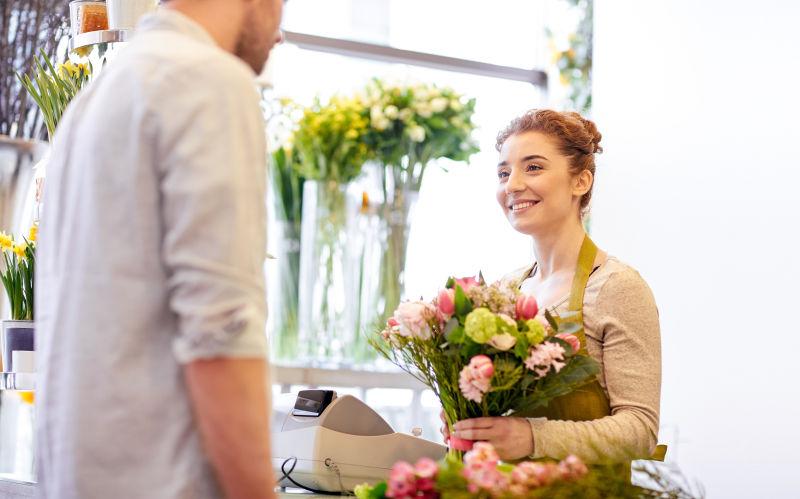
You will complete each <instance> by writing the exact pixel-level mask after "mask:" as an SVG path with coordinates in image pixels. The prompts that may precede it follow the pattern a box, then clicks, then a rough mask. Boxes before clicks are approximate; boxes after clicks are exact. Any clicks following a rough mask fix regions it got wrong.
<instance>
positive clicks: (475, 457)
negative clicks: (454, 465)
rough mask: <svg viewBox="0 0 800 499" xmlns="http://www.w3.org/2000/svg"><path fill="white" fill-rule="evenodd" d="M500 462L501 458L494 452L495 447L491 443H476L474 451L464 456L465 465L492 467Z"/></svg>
mask: <svg viewBox="0 0 800 499" xmlns="http://www.w3.org/2000/svg"><path fill="white" fill-rule="evenodd" d="M498 462H500V456H498V455H497V451H496V450H494V446H493V445H492V444H490V443H489V442H476V443H475V445H474V446H473V447H472V450H471V451H469V452H467V453H466V454H464V464H465V465H466V466H473V465H477V464H491V465H492V466H494V465H496V464H497V463H498Z"/></svg>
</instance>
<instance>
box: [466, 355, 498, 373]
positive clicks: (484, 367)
mask: <svg viewBox="0 0 800 499" xmlns="http://www.w3.org/2000/svg"><path fill="white" fill-rule="evenodd" d="M469 367H470V368H472V371H473V372H474V373H475V374H477V375H478V376H479V377H481V378H491V377H492V374H494V364H492V359H490V358H489V357H487V356H486V355H476V356H474V357H472V359H470V361H469Z"/></svg>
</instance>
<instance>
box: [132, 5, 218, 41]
mask: <svg viewBox="0 0 800 499" xmlns="http://www.w3.org/2000/svg"><path fill="white" fill-rule="evenodd" d="M158 30H166V31H175V32H178V33H182V34H184V35H186V36H188V37H190V38H193V39H194V40H197V41H198V42H201V43H205V44H208V45H214V46H217V42H216V41H215V40H214V39H213V38H212V37H211V35H210V34H209V33H208V31H206V30H205V28H203V27H202V26H200V24H198V23H197V22H195V21H194V20H192V19H191V18H190V17H188V16H185V15H184V14H181V13H180V12H178V11H177V10H175V9H170V8H165V7H161V8H159V9H158V10H157V11H156V12H154V13H152V14H147V15H146V16H143V17H142V19H141V20H140V21H139V24H138V25H137V26H136V32H137V33H145V32H148V31H158Z"/></svg>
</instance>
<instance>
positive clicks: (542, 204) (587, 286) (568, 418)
mask: <svg viewBox="0 0 800 499" xmlns="http://www.w3.org/2000/svg"><path fill="white" fill-rule="evenodd" d="M600 139H601V135H600V133H599V132H598V131H597V127H596V126H595V124H594V123H593V122H591V121H589V120H587V119H585V118H583V117H582V116H580V115H579V114H577V113H560V112H556V111H551V110H532V111H529V112H527V113H525V114H524V115H523V116H521V117H519V118H517V119H515V120H513V121H512V122H511V123H510V124H509V125H508V127H506V128H505V129H504V130H503V131H502V132H501V133H500V134H499V135H498V138H497V150H498V151H499V153H500V154H499V156H500V157H499V162H498V167H497V176H498V186H497V200H498V202H499V204H500V207H501V209H502V210H503V213H504V214H505V215H506V217H507V219H508V221H509V222H510V223H511V225H512V227H514V229H516V230H517V231H518V232H521V233H523V234H526V235H528V236H530V237H531V239H532V242H533V247H534V253H535V262H534V263H533V265H532V266H530V267H527V268H525V269H522V270H520V271H518V272H514V273H513V274H511V275H510V276H508V277H507V279H509V280H512V281H513V282H514V283H515V284H516V285H518V286H519V287H520V289H521V290H522V291H523V292H525V293H528V294H532V295H534V296H535V297H536V299H537V301H538V302H539V304H540V309H541V310H550V312H551V313H552V314H553V315H554V316H556V317H566V316H567V315H573V316H575V317H577V320H578V321H580V322H582V325H583V328H582V329H580V330H579V331H578V332H577V333H575V336H576V337H577V340H578V342H579V343H580V351H582V352H584V353H588V354H589V355H591V356H592V357H593V358H594V359H595V360H597V362H598V363H599V364H600V366H601V370H600V374H599V375H598V378H597V379H596V380H594V381H593V382H592V383H590V384H589V385H587V386H585V387H584V388H582V389H581V390H578V391H576V392H573V393H571V394H569V395H567V396H564V397H561V398H559V399H556V400H554V401H553V402H551V403H550V404H549V406H548V407H547V408H546V409H545V410H541V411H537V412H535V413H531V414H516V415H515V416H525V417H524V418H523V417H496V418H477V419H470V420H465V421H460V422H459V423H457V424H456V425H455V426H454V434H455V436H458V437H460V438H464V439H469V440H486V441H489V442H490V443H492V444H493V445H494V446H495V448H496V449H497V450H498V452H499V453H500V455H501V458H503V459H518V458H522V457H526V456H530V457H532V458H544V457H548V458H555V459H562V458H564V457H566V456H567V455H570V454H575V455H578V456H579V457H581V458H582V459H584V460H585V461H587V462H609V461H613V462H627V461H630V460H631V459H640V458H647V457H650V456H652V455H653V452H654V451H655V450H656V442H657V436H658V422H659V398H660V390H661V340H660V332H659V321H658V311H657V309H656V305H655V301H654V299H653V295H652V293H651V292H650V289H649V287H648V286H647V284H646V283H645V282H644V280H643V279H642V278H641V277H640V276H639V274H638V273H637V272H636V271H635V270H634V269H632V268H631V267H629V266H627V265H625V264H624V263H622V262H620V261H619V260H617V259H616V258H614V257H613V256H609V255H608V254H606V253H605V252H603V251H600V250H599V249H598V248H597V246H595V245H594V243H593V242H592V241H591V239H589V237H588V236H587V235H586V232H585V231H584V228H583V224H582V217H583V215H585V214H586V212H587V210H588V206H589V202H590V200H591V196H592V186H593V183H594V173H595V161H594V156H595V154H597V153H599V152H601V151H602V148H601V147H600ZM571 320H574V319H571ZM576 343H577V342H576ZM663 450H664V449H662V451H663ZM662 453H663V452H662Z"/></svg>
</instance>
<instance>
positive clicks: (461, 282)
mask: <svg viewBox="0 0 800 499" xmlns="http://www.w3.org/2000/svg"><path fill="white" fill-rule="evenodd" d="M478 285H480V283H479V282H478V280H477V279H475V278H474V277H462V278H460V279H456V286H461V289H462V290H463V291H464V292H465V293H466V292H467V291H469V290H470V289H472V288H474V287H475V286H478Z"/></svg>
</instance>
